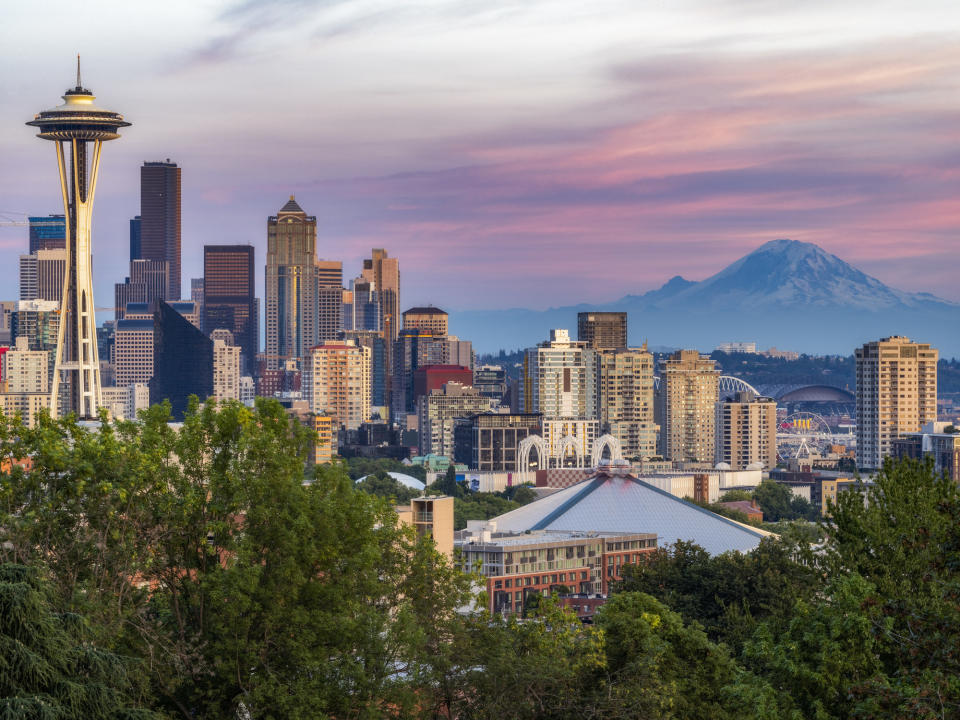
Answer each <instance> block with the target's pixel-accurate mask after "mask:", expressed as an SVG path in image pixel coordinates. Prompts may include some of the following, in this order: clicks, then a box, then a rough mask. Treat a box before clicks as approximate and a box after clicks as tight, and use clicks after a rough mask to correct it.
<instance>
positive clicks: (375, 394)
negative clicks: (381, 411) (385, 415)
mask: <svg viewBox="0 0 960 720" xmlns="http://www.w3.org/2000/svg"><path fill="white" fill-rule="evenodd" d="M339 339H340V340H345V341H348V342H352V343H353V344H354V345H359V346H361V347H366V348H370V404H371V405H372V406H373V407H377V408H382V407H387V406H389V404H390V398H389V397H387V347H386V343H385V342H384V340H383V334H382V333H380V332H379V331H377V330H344V331H343V332H341V333H340V338H339Z"/></svg>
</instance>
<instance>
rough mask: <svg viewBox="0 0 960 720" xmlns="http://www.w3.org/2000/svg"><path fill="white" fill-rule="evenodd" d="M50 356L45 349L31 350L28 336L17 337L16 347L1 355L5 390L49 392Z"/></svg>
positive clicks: (6, 391)
mask: <svg viewBox="0 0 960 720" xmlns="http://www.w3.org/2000/svg"><path fill="white" fill-rule="evenodd" d="M49 356H50V353H49V352H47V351H45V350H31V349H30V344H29V343H28V342H27V338H26V337H20V338H17V344H16V347H14V348H11V349H10V350H8V351H7V352H5V353H4V354H3V355H2V356H0V364H2V372H0V376H2V377H3V385H2V388H3V392H5V393H42V394H44V395H46V394H47V393H49V392H50V369H49V364H50V359H49Z"/></svg>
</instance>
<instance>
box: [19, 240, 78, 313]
mask: <svg viewBox="0 0 960 720" xmlns="http://www.w3.org/2000/svg"><path fill="white" fill-rule="evenodd" d="M66 269H67V251H66V250H64V249H56V250H37V251H36V252H33V253H31V254H29V255H21V256H20V299H21V300H53V301H56V302H57V304H59V303H60V302H61V301H62V300H63V276H64V273H65V272H66Z"/></svg>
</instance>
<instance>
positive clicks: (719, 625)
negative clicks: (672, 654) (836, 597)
mask: <svg viewBox="0 0 960 720" xmlns="http://www.w3.org/2000/svg"><path fill="white" fill-rule="evenodd" d="M622 577H623V579H622V581H621V582H620V583H619V585H618V587H617V589H618V591H621V592H643V593H647V594H650V595H652V596H653V597H655V598H657V599H658V600H660V601H661V602H663V603H664V604H666V605H667V606H668V607H670V608H671V609H672V610H674V611H676V612H678V613H680V615H681V616H682V617H683V618H684V620H685V621H686V622H697V623H700V624H701V625H702V626H703V627H704V628H705V629H706V632H707V634H708V636H709V637H710V638H711V639H712V640H714V641H723V642H726V643H728V644H729V645H730V646H731V647H732V648H733V649H734V651H735V652H737V651H738V650H739V648H740V647H741V646H742V645H743V643H744V642H745V641H746V640H747V639H748V638H749V637H750V635H751V634H752V633H753V631H754V628H755V627H756V625H757V623H758V622H760V621H767V622H770V623H772V625H773V626H774V627H781V626H783V625H784V624H785V623H787V622H788V621H789V619H790V618H791V617H792V614H793V610H794V606H795V604H796V602H797V600H798V599H801V598H808V597H811V596H812V595H813V594H815V593H816V592H817V590H818V589H819V588H820V587H822V584H823V583H822V575H821V573H820V572H819V571H818V569H817V568H816V564H815V562H814V556H813V554H812V552H811V551H810V549H809V547H808V545H807V544H806V543H805V542H795V541H792V540H790V539H776V538H767V539H764V540H762V541H761V542H760V544H759V545H758V546H757V547H756V548H755V549H754V550H752V551H750V552H749V553H736V552H731V553H723V554H721V555H716V556H711V555H710V554H709V553H707V552H706V551H705V550H704V549H703V548H701V547H700V546H698V545H696V544H694V543H688V542H683V541H680V542H677V543H676V544H675V545H674V546H673V547H672V548H664V549H658V550H657V551H656V552H654V553H653V554H652V555H650V557H649V559H648V561H647V562H644V563H640V564H638V565H628V566H625V567H624V569H623V573H622Z"/></svg>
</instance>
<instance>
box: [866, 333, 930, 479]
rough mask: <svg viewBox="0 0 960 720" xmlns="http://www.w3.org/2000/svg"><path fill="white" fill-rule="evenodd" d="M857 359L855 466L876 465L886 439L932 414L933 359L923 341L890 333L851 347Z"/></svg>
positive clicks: (888, 442)
mask: <svg viewBox="0 0 960 720" xmlns="http://www.w3.org/2000/svg"><path fill="white" fill-rule="evenodd" d="M854 354H855V357H856V363H857V370H856V372H857V391H856V398H857V465H858V466H859V467H861V468H878V467H880V466H881V465H882V464H883V458H885V457H887V456H888V455H890V454H891V452H892V447H891V443H892V441H893V440H895V439H896V438H898V437H900V435H903V434H905V433H915V432H919V431H920V427H921V425H924V424H925V423H929V422H935V421H936V419H937V360H938V359H939V356H940V353H939V352H938V351H937V350H936V349H935V348H932V347H930V345H929V344H927V343H915V342H911V341H910V338H906V337H902V336H899V335H897V336H893V337H887V338H882V339H881V340H878V341H875V342H869V343H866V344H865V345H864V346H863V347H859V348H857V349H856V351H855V352H854Z"/></svg>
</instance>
